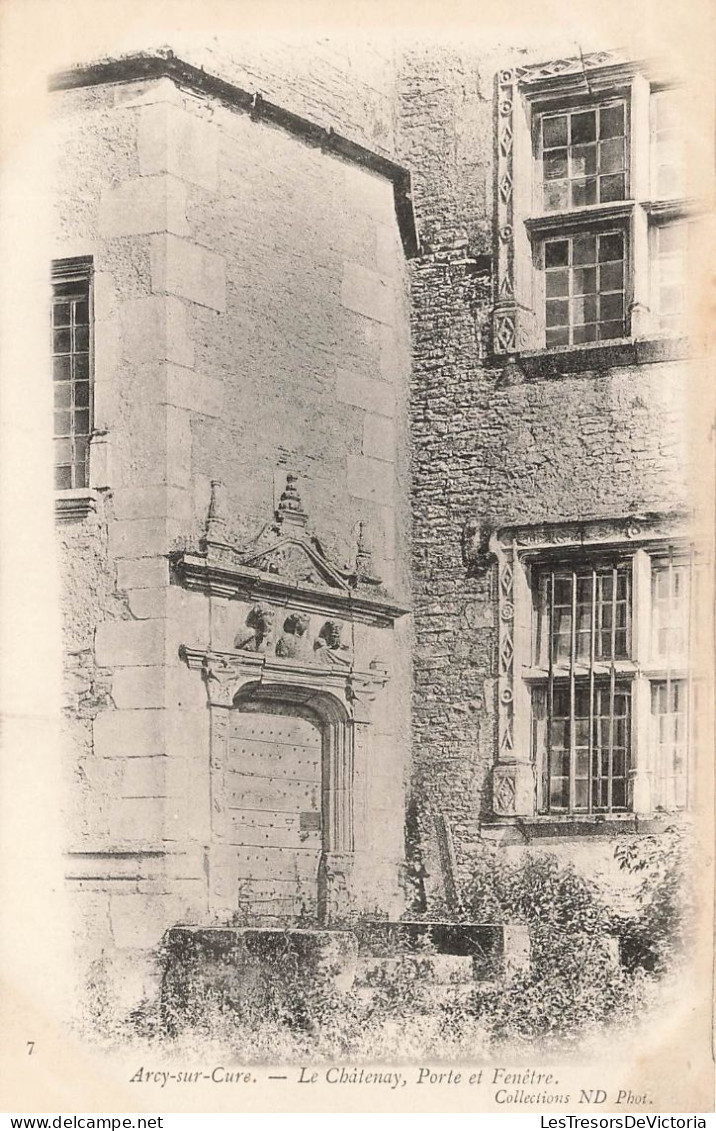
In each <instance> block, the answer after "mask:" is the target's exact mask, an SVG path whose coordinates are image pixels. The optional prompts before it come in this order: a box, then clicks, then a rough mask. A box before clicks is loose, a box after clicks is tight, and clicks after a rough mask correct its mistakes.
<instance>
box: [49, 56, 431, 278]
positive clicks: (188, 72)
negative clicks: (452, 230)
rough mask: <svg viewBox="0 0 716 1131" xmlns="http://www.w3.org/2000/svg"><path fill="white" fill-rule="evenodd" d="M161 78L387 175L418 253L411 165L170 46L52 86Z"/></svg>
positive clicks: (88, 67)
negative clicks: (210, 69)
mask: <svg viewBox="0 0 716 1131" xmlns="http://www.w3.org/2000/svg"><path fill="white" fill-rule="evenodd" d="M160 78H169V79H172V80H173V81H174V82H176V83H180V84H181V85H182V86H183V87H185V88H189V89H190V90H194V91H197V92H198V93H201V94H204V95H210V96H212V97H214V98H217V99H218V100H219V101H220V102H223V103H224V105H226V106H229V107H231V108H232V109H235V110H239V111H241V112H242V113H246V114H249V115H250V116H251V117H252V118H253V119H254V120H255V121H263V122H269V123H271V124H272V125H274V126H278V127H279V128H280V129H283V130H285V131H286V132H287V133H290V134H293V136H294V137H299V138H301V140H302V141H304V142H306V143H307V144H308V145H313V146H315V147H316V148H319V149H321V150H323V151H324V152H327V153H332V154H334V155H335V156H337V157H341V158H342V159H343V160H345V161H349V162H351V163H352V164H356V165H361V166H362V167H363V168H364V169H370V171H371V172H373V173H377V174H378V175H379V176H382V177H385V178H386V179H387V180H389V181H390V182H391V184H392V185H393V197H394V201H395V213H396V218H397V221H398V229H399V231H400V237H401V240H402V243H403V250H404V252H405V255H406V257H407V258H409V259H410V258H412V257H413V256H415V255H417V254H418V252H419V241H418V234H417V229H416V224H415V215H414V212H413V203H412V197H411V179H410V173H409V172H408V170H407V169H405V168H404V167H403V166H402V165H398V164H397V163H396V162H395V161H391V160H390V158H389V157H383V156H382V155H381V154H379V153H376V152H374V150H372V149H367V148H366V147H365V146H363V145H359V144H358V142H355V141H351V139H350V138H347V137H344V136H343V135H342V134H339V133H337V132H336V131H335V130H333V129H332V128H331V127H329V128H328V129H326V128H325V127H324V126H319V125H317V124H316V123H315V122H311V121H310V120H309V119H308V118H304V117H302V116H301V115H300V114H294V113H293V112H292V111H291V110H286V109H285V107H283V106H278V105H277V104H276V103H274V102H270V101H269V100H268V99H266V98H263V96H262V95H261V94H259V93H258V92H254V93H252V92H251V91H248V90H242V89H241V88H240V87H238V86H235V85H234V84H233V83H230V82H227V81H226V80H225V79H222V78H219V77H218V75H212V74H209V73H208V72H206V71H205V70H203V69H202V68H200V67H195V66H193V65H192V64H191V63H187V62H185V61H184V60H183V59H180V58H178V57H177V56H176V55H175V54H174V53H173V52H172V51H166V52H155V53H153V54H144V53H141V52H140V53H134V54H131V55H125V56H122V57H121V58H116V59H105V60H101V61H99V62H96V63H83V64H80V65H78V66H76V67H71V68H70V69H69V70H65V71H59V72H56V73H55V74H53V75H52V76H51V77H50V80H49V89H50V90H51V91H61V90H76V89H78V88H81V87H89V86H102V85H104V84H109V83H120V82H137V81H141V80H147V79H160Z"/></svg>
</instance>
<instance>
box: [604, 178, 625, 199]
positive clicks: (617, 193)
mask: <svg viewBox="0 0 716 1131" xmlns="http://www.w3.org/2000/svg"><path fill="white" fill-rule="evenodd" d="M599 199H600V200H601V201H603V202H607V201H609V200H623V199H624V174H623V173H618V174H614V175H611V176H608V177H600V178H599Z"/></svg>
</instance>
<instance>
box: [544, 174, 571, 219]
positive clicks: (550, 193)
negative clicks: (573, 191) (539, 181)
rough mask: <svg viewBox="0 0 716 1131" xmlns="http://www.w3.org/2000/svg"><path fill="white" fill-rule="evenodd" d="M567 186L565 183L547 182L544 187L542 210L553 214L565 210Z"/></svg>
mask: <svg viewBox="0 0 716 1131" xmlns="http://www.w3.org/2000/svg"><path fill="white" fill-rule="evenodd" d="M568 191H569V184H568V182H567V181H548V182H547V183H546V184H545V186H544V208H545V211H546V212H554V211H556V210H557V209H559V208H565V207H566V206H567V201H568V199H569V198H568Z"/></svg>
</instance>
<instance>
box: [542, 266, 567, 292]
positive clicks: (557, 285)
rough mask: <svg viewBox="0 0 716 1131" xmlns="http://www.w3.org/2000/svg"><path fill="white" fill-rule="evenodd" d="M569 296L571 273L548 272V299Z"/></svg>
mask: <svg viewBox="0 0 716 1131" xmlns="http://www.w3.org/2000/svg"><path fill="white" fill-rule="evenodd" d="M568 294H569V271H564V270H562V271H548V272H547V297H548V298H553V297H559V296H560V295H568Z"/></svg>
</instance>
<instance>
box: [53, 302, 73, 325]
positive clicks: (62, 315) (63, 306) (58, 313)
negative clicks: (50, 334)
mask: <svg viewBox="0 0 716 1131" xmlns="http://www.w3.org/2000/svg"><path fill="white" fill-rule="evenodd" d="M69 324H70V304H69V302H56V303H54V304H53V309H52V325H53V326H69Z"/></svg>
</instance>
